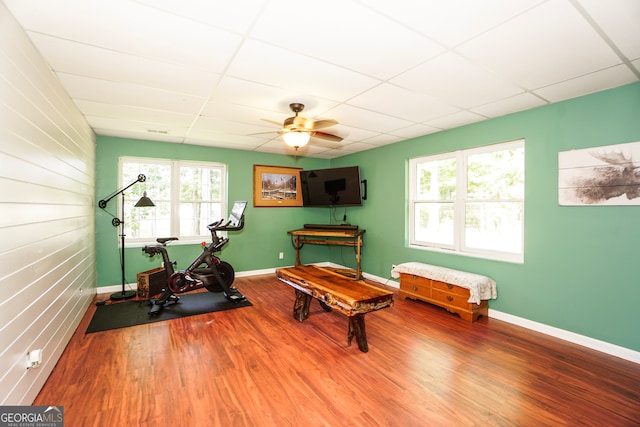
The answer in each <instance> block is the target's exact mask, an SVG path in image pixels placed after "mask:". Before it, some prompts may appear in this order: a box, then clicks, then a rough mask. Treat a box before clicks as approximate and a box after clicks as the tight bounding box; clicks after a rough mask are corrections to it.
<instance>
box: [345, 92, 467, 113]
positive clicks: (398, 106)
mask: <svg viewBox="0 0 640 427" xmlns="http://www.w3.org/2000/svg"><path fill="white" fill-rule="evenodd" d="M348 104H350V105H354V106H356V107H360V108H365V109H374V110H375V111H377V112H380V113H384V114H387V115H390V116H394V117H399V118H403V119H407V120H411V121H414V122H424V121H426V120H429V119H433V118H436V117H440V116H442V115H443V114H450V113H454V112H456V111H458V110H460V109H459V108H457V107H454V106H451V105H447V104H445V103H443V102H441V101H439V100H437V99H435V98H433V97H431V96H429V95H424V94H422V93H417V92H415V91H410V90H407V89H404V88H401V87H398V86H394V85H391V84H388V83H383V84H381V85H380V86H376V87H374V88H373V89H370V90H368V91H367V92H365V93H363V94H361V95H358V96H356V97H355V98H353V99H350V100H349V101H348Z"/></svg>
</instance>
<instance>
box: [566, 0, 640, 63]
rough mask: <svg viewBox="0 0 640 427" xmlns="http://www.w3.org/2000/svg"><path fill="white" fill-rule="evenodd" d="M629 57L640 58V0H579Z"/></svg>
mask: <svg viewBox="0 0 640 427" xmlns="http://www.w3.org/2000/svg"><path fill="white" fill-rule="evenodd" d="M577 3H578V4H580V5H582V6H583V7H584V9H585V10H586V12H587V13H588V14H589V16H590V17H591V18H592V19H593V20H594V21H595V22H596V24H597V25H598V26H599V27H600V28H602V30H603V31H605V32H606V34H607V37H609V38H610V39H611V41H612V42H613V43H615V45H616V46H617V47H618V48H619V49H620V50H621V51H622V53H623V54H624V55H625V56H626V57H627V58H628V59H636V58H640V1H638V0H607V1H602V0H578V1H577Z"/></svg>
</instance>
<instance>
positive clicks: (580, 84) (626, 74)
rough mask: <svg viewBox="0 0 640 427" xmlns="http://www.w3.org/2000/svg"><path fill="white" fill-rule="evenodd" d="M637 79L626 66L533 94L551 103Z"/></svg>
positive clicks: (589, 75)
mask: <svg viewBox="0 0 640 427" xmlns="http://www.w3.org/2000/svg"><path fill="white" fill-rule="evenodd" d="M636 80H637V77H636V76H635V74H633V72H632V71H631V70H630V69H629V67H627V66H626V65H618V66H616V67H611V68H607V69H606V70H602V71H598V72H596V73H591V74H587V75H586V76H581V77H578V78H575V79H571V80H567V81H564V82H561V83H557V84H554V85H550V86H546V87H543V88H540V89H537V90H536V91H535V93H537V94H538V95H540V96H541V97H543V98H544V99H548V100H549V101H551V102H558V101H562V100H565V99H569V98H575V97H578V96H582V95H587V94H590V93H593V92H597V91H599V90H602V89H606V88H613V87H616V86H622V85H624V84H627V83H632V82H633V81H636Z"/></svg>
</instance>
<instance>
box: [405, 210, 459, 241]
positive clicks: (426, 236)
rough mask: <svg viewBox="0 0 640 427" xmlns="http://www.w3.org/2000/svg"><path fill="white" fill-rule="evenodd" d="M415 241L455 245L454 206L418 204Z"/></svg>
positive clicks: (415, 220)
mask: <svg viewBox="0 0 640 427" xmlns="http://www.w3.org/2000/svg"><path fill="white" fill-rule="evenodd" d="M414 224H415V232H414V239H415V240H418V241H422V242H431V243H436V244H441V245H446V246H450V245H453V204H452V203H416V204H415V219H414Z"/></svg>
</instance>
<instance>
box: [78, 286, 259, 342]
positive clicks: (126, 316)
mask: <svg viewBox="0 0 640 427" xmlns="http://www.w3.org/2000/svg"><path fill="white" fill-rule="evenodd" d="M178 296H179V297H180V300H179V301H178V302H177V303H169V304H165V306H164V309H162V311H161V312H160V314H157V315H155V316H150V315H149V310H151V304H150V303H149V301H148V300H141V301H124V302H118V303H113V304H107V305H101V306H98V308H97V310H96V312H95V314H94V315H93V318H92V319H91V323H89V327H88V328H87V331H86V332H85V333H87V334H89V333H92V332H100V331H106V330H109V329H118V328H126V327H128V326H135V325H143V324H146V323H154V322H161V321H163V320H170V319H177V318H180V317H187V316H193V315H195V314H204V313H211V312H214V311H223V310H231V309H233V308H239V307H247V306H251V305H253V304H251V303H250V302H249V300H244V301H242V302H238V303H235V302H231V301H227V299H226V298H225V297H224V294H223V293H222V292H218V293H213V292H197V293H193V294H182V295H178Z"/></svg>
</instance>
